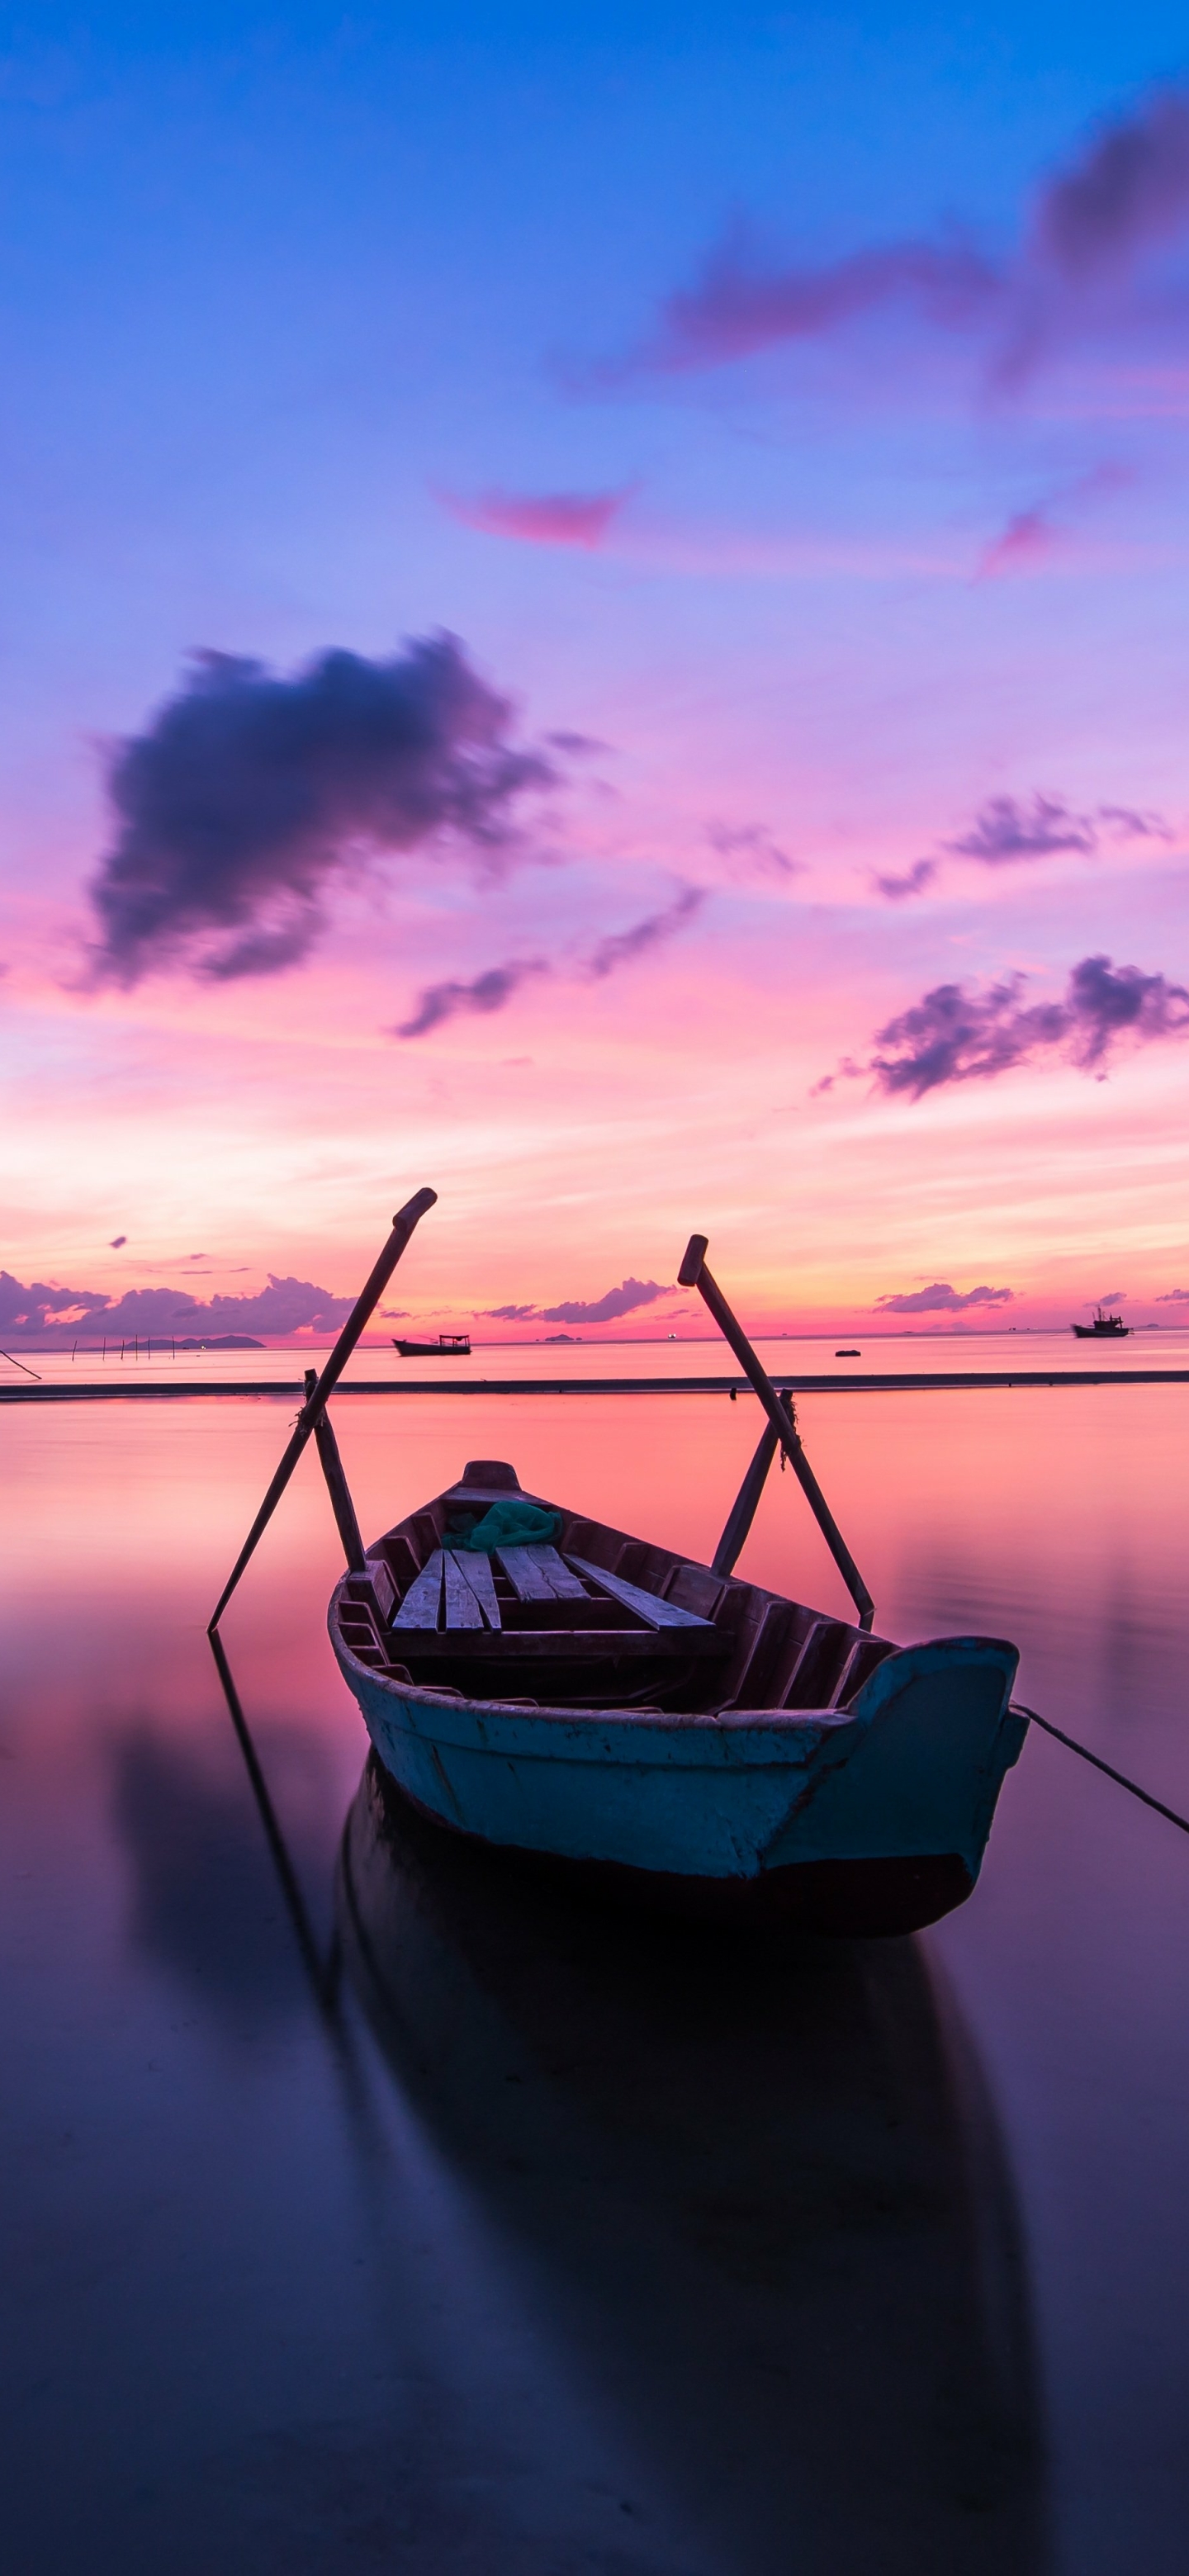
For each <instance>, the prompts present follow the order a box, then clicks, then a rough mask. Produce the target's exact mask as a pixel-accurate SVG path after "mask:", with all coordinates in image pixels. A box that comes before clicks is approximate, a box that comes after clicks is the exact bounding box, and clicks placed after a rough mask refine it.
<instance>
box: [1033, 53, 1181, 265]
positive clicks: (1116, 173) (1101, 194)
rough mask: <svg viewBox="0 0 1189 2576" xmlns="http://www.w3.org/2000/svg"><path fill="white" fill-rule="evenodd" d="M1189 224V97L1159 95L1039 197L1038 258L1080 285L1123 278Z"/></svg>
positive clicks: (1103, 136) (1169, 92)
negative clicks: (1136, 264)
mask: <svg viewBox="0 0 1189 2576" xmlns="http://www.w3.org/2000/svg"><path fill="white" fill-rule="evenodd" d="M1187 224H1189V97H1187V96H1186V94H1185V92H1184V91H1183V90H1178V89H1165V90H1158V91H1156V92H1155V94H1154V95H1153V96H1151V97H1150V98H1149V99H1148V100H1147V101H1146V103H1145V104H1144V105H1143V106H1141V107H1140V108H1138V109H1137V110H1134V111H1133V112H1132V113H1131V114H1130V115H1127V116H1122V117H1119V118H1118V119H1117V120H1116V121H1115V122H1114V123H1113V124H1110V125H1106V126H1104V127H1103V128H1102V130H1101V132H1100V134H1099V135H1098V137H1097V140H1096V141H1095V142H1094V143H1092V144H1091V146H1090V149H1089V150H1088V151H1087V152H1086V153H1085V154H1084V155H1083V157H1082V159H1081V161H1080V162H1075V164H1074V166H1073V168H1072V169H1070V170H1068V171H1067V172H1066V173H1065V174H1064V176H1063V177H1060V178H1057V179H1054V180H1052V181H1051V182H1050V184H1049V186H1048V187H1047V188H1045V189H1044V190H1043V191H1042V193H1041V196H1040V199H1039V202H1038V205H1037V210H1036V219H1035V228H1034V241H1035V249H1036V256H1037V258H1038V259H1039V260H1040V261H1041V262H1044V263H1046V264H1047V265H1048V266H1049V267H1051V268H1052V269H1054V270H1055V271H1056V272H1057V274H1058V275H1059V276H1060V277H1062V278H1063V279H1065V280H1066V281H1067V282H1068V284H1069V285H1071V286H1074V287H1085V286H1091V285H1095V284H1097V283H1099V281H1101V280H1103V279H1107V278H1112V277H1115V276H1117V275H1118V274H1119V273H1120V271H1122V270H1126V269H1127V268H1129V267H1132V266H1134V264H1135V262H1136V261H1137V260H1138V259H1140V258H1141V257H1142V256H1143V254H1144V253H1145V252H1146V251H1149V250H1153V249H1157V248H1159V247H1160V246H1161V244H1163V243H1165V242H1172V241H1175V240H1176V239H1177V236H1178V235H1179V234H1180V233H1182V232H1183V231H1184V230H1185V228H1186V225H1187Z"/></svg>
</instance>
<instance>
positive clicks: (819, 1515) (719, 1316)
mask: <svg viewBox="0 0 1189 2576" xmlns="http://www.w3.org/2000/svg"><path fill="white" fill-rule="evenodd" d="M706 1247H707V1237H706V1236H705V1235H704V1234H691V1236H690V1239H689V1242H688V1243H687V1245H686V1248H685V1258H684V1260H683V1262H682V1264H681V1268H680V1270H679V1271H678V1273H677V1283H678V1286H679V1287H681V1288H696V1289H697V1291H698V1293H699V1296H700V1297H701V1298H702V1299H703V1301H704V1303H705V1304H706V1305H707V1306H708V1307H709V1309H710V1312H711V1314H712V1315H713V1317H714V1320H715V1323H716V1324H717V1326H718V1329H719V1331H720V1333H721V1334H722V1336H723V1339H724V1341H726V1342H727V1343H729V1345H730V1348H731V1349H732V1350H733V1352H734V1354H735V1357H736V1359H737V1360H738V1362H739V1366H740V1368H741V1369H742V1370H743V1372H744V1374H745V1376H746V1377H747V1378H748V1380H749V1381H750V1384H751V1385H752V1387H753V1388H754V1390H755V1393H756V1394H757V1395H758V1397H759V1399H760V1402H761V1404H762V1405H763V1408H764V1411H765V1413H766V1414H767V1416H768V1420H769V1422H770V1423H771V1425H772V1428H773V1430H774V1432H775V1434H776V1437H777V1440H778V1441H779V1442H780V1445H781V1447H782V1448H783V1450H784V1453H785V1456H786V1457H787V1458H788V1460H789V1462H790V1464H791V1466H792V1469H793V1473H794V1475H795V1476H796V1478H797V1481H798V1483H799V1485H800V1487H801V1490H802V1493H803V1494H804V1496H805V1499H806V1501H807V1503H808V1505H809V1508H810V1511H811V1512H812V1513H813V1517H814V1519H815V1521H816V1522H817V1525H818V1528H819V1529H820V1531H821V1534H822V1537H823V1538H824V1540H825V1542H826V1545H827V1547H828V1548H829V1551H830V1554H831V1556H832V1557H833V1559H834V1563H835V1565H836V1566H837V1568H838V1571H839V1573H840V1575H841V1576H842V1580H843V1582H844V1583H845V1585H846V1588H847V1591H848V1592H849V1594H850V1597H851V1600H852V1601H853V1602H854V1605H855V1608H856V1610H857V1611H858V1613H859V1626H860V1627H861V1628H869V1627H870V1626H871V1622H872V1620H873V1619H874V1617H875V1603H874V1601H873V1600H872V1598H871V1594H870V1593H869V1591H868V1589H867V1586H866V1584H865V1583H864V1581H863V1577H862V1575H861V1574H860V1572H859V1569H858V1566H857V1565H856V1564H855V1560H854V1558H853V1556H852V1555H851V1552H850V1549H849V1548H848V1546H847V1544H846V1540H845V1539H844V1537H843V1535H842V1532H841V1530H840V1529H839V1527H838V1523H837V1521H836V1520H835V1518H834V1515H833V1513H832V1511H831V1510H830V1506H829V1504H828V1502H827V1501H826V1497H825V1495H824V1494H823V1492H822V1489H821V1486H820V1485H819V1483H818V1481H817V1478H816V1476H815V1475H814V1472H813V1469H812V1467H811V1466H810V1464H809V1460H808V1458H807V1457H806V1455H805V1451H804V1449H803V1447H802V1445H801V1434H800V1432H799V1431H798V1429H797V1417H796V1414H795V1412H794V1410H793V1407H792V1405H791V1404H790V1402H789V1400H788V1397H787V1396H783V1395H778V1394H777V1392H776V1389H775V1387H774V1386H773V1384H772V1380H771V1378H770V1377H769V1376H768V1374H767V1371H766V1370H765V1369H764V1368H762V1367H761V1365H760V1362H759V1360H758V1359H757V1358H756V1354H755V1352H754V1351H753V1349H752V1347H751V1343H750V1342H749V1341H748V1338H747V1335H746V1333H745V1332H744V1330H743V1327H742V1325H741V1324H739V1323H737V1322H736V1319H735V1317H734V1315H733V1314H732V1313H731V1309H730V1307H729V1306H728V1304H727V1301H726V1298H725V1297H724V1295H723V1293H722V1290H721V1288H720V1287H719V1285H718V1282H717V1280H716V1279H714V1278H713V1277H712V1275H711V1273H710V1271H709V1270H708V1269H707V1268H706ZM758 1463H759V1457H758V1452H757V1456H756V1459H755V1460H754V1461H753V1464H754V1465H758ZM770 1463H771V1461H770V1460H769V1461H768V1464H770ZM764 1472H765V1474H766V1473H767V1465H766V1466H765V1470H764ZM761 1482H762V1480H761ZM742 1499H743V1497H742V1495H741V1496H740V1501H742ZM756 1501H757V1502H758V1501H759V1492H758V1490H757V1493H756ZM753 1509H754V1505H753ZM733 1518H734V1515H733V1514H732V1519H733ZM727 1527H728V1529H729V1528H730V1522H728V1524H727ZM726 1534H727V1533H726V1531H724V1533H723V1537H724V1540H725V1537H726ZM740 1543H741V1544H742V1542H740Z"/></svg>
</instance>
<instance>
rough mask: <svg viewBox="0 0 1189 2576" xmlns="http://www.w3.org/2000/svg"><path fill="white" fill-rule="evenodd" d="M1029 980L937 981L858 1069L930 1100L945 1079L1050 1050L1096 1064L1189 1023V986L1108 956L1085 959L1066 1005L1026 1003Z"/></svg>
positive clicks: (1006, 1067)
mask: <svg viewBox="0 0 1189 2576" xmlns="http://www.w3.org/2000/svg"><path fill="white" fill-rule="evenodd" d="M1026 981H1027V978H1026V977H1025V976H1023V975H1009V976H1008V977H1006V979H1005V980H1004V982H1003V983H1001V984H992V985H990V986H988V987H987V988H986V989H985V990H984V991H982V992H978V991H972V990H969V989H967V988H966V987H964V986H963V985H961V984H938V985H935V986H934V988H933V990H932V992H929V993H926V994H925V995H924V997H923V999H922V1000H921V1001H919V1002H915V1003H914V1004H913V1005H912V1007H911V1009H909V1010H907V1011H901V1012H899V1013H898V1015H897V1017H896V1018H895V1019H893V1020H889V1021H888V1023H887V1026H886V1027H885V1028H882V1029H879V1030H877V1032H876V1040H875V1043H876V1047H877V1049H878V1050H879V1052H877V1053H876V1054H875V1055H873V1056H872V1057H871V1059H870V1061H869V1063H868V1064H867V1065H866V1066H865V1067H861V1068H858V1069H859V1070H862V1071H866V1072H870V1073H873V1074H874V1075H875V1078H876V1081H877V1083H878V1085H879V1087H880V1089H881V1090H882V1091H885V1092H887V1093H889V1094H891V1095H893V1096H894V1095H896V1094H897V1093H901V1092H904V1093H907V1095H908V1097H909V1098H910V1099H912V1100H921V1099H923V1097H924V1095H925V1093H926V1092H927V1091H935V1090H938V1089H940V1088H941V1087H942V1086H943V1085H945V1084H950V1083H955V1082H973V1081H987V1080H990V1079H992V1078H993V1077H994V1076H995V1075H996V1074H1000V1073H1006V1072H1008V1071H1010V1069H1011V1068H1012V1067H1013V1066H1014V1065H1018V1064H1025V1063H1029V1062H1033V1061H1035V1059H1036V1058H1037V1057H1038V1056H1041V1055H1043V1054H1044V1053H1045V1052H1046V1050H1048V1049H1050V1048H1057V1049H1060V1050H1061V1052H1062V1053H1063V1054H1064V1055H1066V1056H1067V1057H1068V1058H1069V1060H1070V1061H1071V1062H1072V1063H1074V1064H1076V1065H1079V1066H1080V1067H1081V1068H1082V1069H1083V1070H1084V1071H1092V1070H1093V1069H1094V1068H1095V1067H1096V1066H1099V1065H1101V1064H1103V1063H1105V1061H1106V1059H1107V1057H1108V1056H1109V1054H1110V1053H1111V1050H1112V1048H1113V1047H1114V1046H1115V1044H1116V1043H1117V1041H1118V1040H1119V1039H1120V1038H1122V1037H1124V1036H1129V1037H1131V1038H1132V1039H1133V1040H1134V1041H1135V1042H1136V1043H1140V1044H1142V1043H1145V1042H1148V1041H1151V1040H1152V1039H1154V1038H1164V1037H1175V1036H1179V1035H1180V1034H1181V1033H1182V1032H1183V1031H1184V1030H1185V1028H1186V1027H1189V991H1186V989H1185V987H1184V985H1183V984H1172V983H1170V982H1169V981H1168V979H1167V978H1166V977H1165V976H1164V975H1159V974H1154V975H1147V974H1144V973H1143V972H1142V971H1141V969H1140V968H1139V967H1138V966H1114V965H1112V962H1111V960H1110V958H1109V957H1102V956H1097V957H1083V958H1082V959H1081V961H1080V963H1079V964H1078V965H1076V966H1075V967H1074V968H1073V969H1072V972H1071V974H1070V977H1069V982H1068V984H1067V986H1066V990H1065V996H1064V999H1063V1000H1062V1001H1060V1002H1034V1003H1031V1004H1025V1003H1024V1002H1023V1001H1022V1000H1021V995H1022V993H1023V990H1024V986H1025V983H1026Z"/></svg>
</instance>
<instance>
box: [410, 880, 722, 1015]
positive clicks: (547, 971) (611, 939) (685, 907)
mask: <svg viewBox="0 0 1189 2576" xmlns="http://www.w3.org/2000/svg"><path fill="white" fill-rule="evenodd" d="M705 901H706V890H705V888H704V887H703V886H683V887H682V888H681V890H680V892H679V893H678V894H677V895H675V896H674V899H673V901H672V903H670V904H666V905H664V906H663V908H662V909H661V910H660V911H659V912H650V913H646V914H645V916H644V919H643V920H642V921H634V922H632V923H631V925H630V927H629V928H628V929H627V930H613V931H610V932H608V934H607V936H606V937H605V938H604V939H600V940H598V941H597V942H596V945H595V946H594V947H593V948H592V949H590V950H589V951H588V952H587V954H586V955H585V956H584V957H581V958H579V960H578V962H577V967H576V970H575V969H573V968H571V970H570V971H571V972H573V971H576V972H577V974H578V975H579V976H580V977H581V978H582V979H583V980H584V981H587V982H594V983H602V982H603V981H604V979H605V978H606V977H607V976H608V975H614V974H617V973H618V971H619V968H620V967H621V966H629V965H631V964H632V963H633V962H634V960H635V959H636V958H638V957H642V956H645V955H646V954H647V952H648V950H649V949H652V948H657V947H660V946H661V945H662V944H663V943H664V941H665V940H668V939H672V938H674V937H675V936H676V934H677V932H678V931H679V930H681V929H682V928H683V927H684V925H685V923H686V922H687V921H692V920H693V918H694V915H695V913H697V912H700V910H701V908H702V905H703V904H704V903H705ZM561 971H562V969H561V968H560V966H559V965H557V964H556V963H551V961H550V960H549V959H548V958H547V957H521V958H511V959H509V961H508V963H507V964H506V965H503V966H489V967H487V968H486V969H485V971H484V972H483V974H481V975H476V976H474V977H473V978H472V979H471V981H470V982H465V981H462V980H459V979H458V978H456V977H453V976H451V977H449V978H448V979H447V980H446V981H445V982H443V983H440V984H428V985H427V986H426V987H425V989H424V991H423V992H421V993H419V994H418V997H417V1003H416V1007H415V1009H414V1010H413V1012H412V1013H411V1015H410V1017H409V1018H408V1019H407V1020H401V1021H400V1022H398V1024H397V1026H396V1027H395V1028H392V1029H390V1030H389V1031H388V1035H389V1036H390V1037H394V1038H422V1037H425V1036H427V1035H428V1033H429V1031H430V1030H431V1029H436V1028H440V1026H441V1025H442V1022H443V1021H445V1020H452V1019H455V1018H456V1017H457V1016H458V1014H459V1013H460V1012H466V1011H502V1010H503V1008H504V1005H505V1003H507V1002H510V1001H511V999H512V996H513V994H514V993H517V992H519V990H520V987H521V985H522V984H525V983H527V982H528V980H529V979H530V977H534V976H540V975H557V974H559V973H560V972H561Z"/></svg>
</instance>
